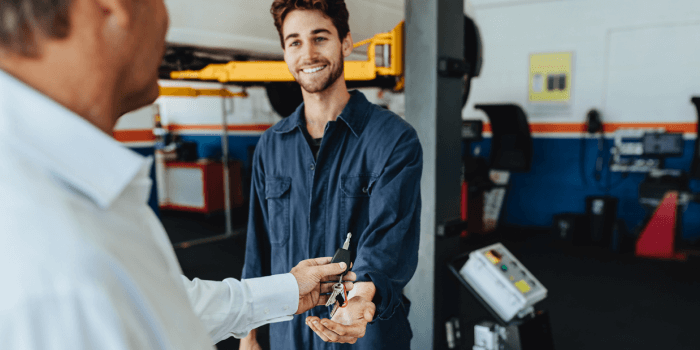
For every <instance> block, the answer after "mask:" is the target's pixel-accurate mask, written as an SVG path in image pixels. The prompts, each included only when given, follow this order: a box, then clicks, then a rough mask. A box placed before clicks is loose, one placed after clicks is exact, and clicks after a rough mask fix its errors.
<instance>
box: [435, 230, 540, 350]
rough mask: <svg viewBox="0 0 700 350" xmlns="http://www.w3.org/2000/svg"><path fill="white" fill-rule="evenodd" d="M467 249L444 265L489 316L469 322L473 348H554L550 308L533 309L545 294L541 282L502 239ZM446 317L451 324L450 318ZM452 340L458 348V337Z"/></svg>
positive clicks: (453, 325) (531, 349)
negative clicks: (471, 325) (480, 246)
mask: <svg viewBox="0 0 700 350" xmlns="http://www.w3.org/2000/svg"><path fill="white" fill-rule="evenodd" d="M467 254H468V255H467ZM467 254H462V255H460V256H457V257H455V258H453V259H452V261H451V262H450V263H449V264H448V268H449V269H450V271H451V272H452V274H453V275H454V276H455V277H456V278H457V279H458V280H459V282H460V283H461V284H462V286H464V287H465V288H466V289H467V290H468V291H469V292H471V295H472V296H473V297H474V298H475V299H476V300H477V301H478V303H479V304H480V305H481V306H483V308H484V309H485V310H486V311H487V312H488V314H489V315H490V316H491V317H490V319H489V320H485V321H481V322H478V323H477V324H475V325H474V346H473V348H472V349H473V350H535V349H536V350H553V349H554V343H553V340H552V334H551V327H550V324H549V314H548V313H547V312H545V311H541V310H540V311H536V310H535V304H536V303H538V302H540V301H542V300H543V299H545V298H546V297H547V289H546V288H545V287H544V285H542V284H541V283H540V281H539V280H537V278H536V277H535V276H534V275H533V274H532V273H531V272H530V271H529V270H528V269H527V268H526V267H525V266H524V265H523V264H522V263H521V262H520V261H519V260H518V259H517V258H516V257H515V256H514V255H513V254H512V253H511V252H510V251H509V250H508V249H507V248H506V247H505V246H503V244H501V243H496V244H492V245H489V246H487V247H484V248H481V249H477V250H474V251H472V252H469V253H467ZM465 258H466V259H467V261H466V263H464V259H465ZM462 263H463V265H461V266H462V267H461V268H460V269H459V271H458V270H457V267H456V266H459V265H460V264H462ZM448 322H450V324H451V325H450V326H449V327H448V329H454V327H455V322H454V320H450V321H448ZM457 324H458V323H457ZM452 336H453V338H454V337H455V334H454V333H453V335H452ZM448 343H449V341H448ZM452 343H453V344H454V347H450V348H451V349H452V348H457V346H458V343H459V341H458V340H457V339H454V340H453V342H452ZM462 345H467V344H462ZM463 348H464V347H463Z"/></svg>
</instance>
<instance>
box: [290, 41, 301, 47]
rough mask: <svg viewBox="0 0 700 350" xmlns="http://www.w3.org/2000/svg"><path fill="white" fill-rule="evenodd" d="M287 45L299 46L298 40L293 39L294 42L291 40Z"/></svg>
mask: <svg viewBox="0 0 700 350" xmlns="http://www.w3.org/2000/svg"><path fill="white" fill-rule="evenodd" d="M289 46H299V42H298V41H294V42H292V43H291V44H289Z"/></svg>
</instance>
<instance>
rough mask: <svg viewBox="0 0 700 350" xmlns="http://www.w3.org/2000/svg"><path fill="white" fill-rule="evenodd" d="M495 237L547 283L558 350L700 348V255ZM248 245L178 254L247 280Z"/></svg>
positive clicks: (196, 232)
mask: <svg viewBox="0 0 700 350" xmlns="http://www.w3.org/2000/svg"><path fill="white" fill-rule="evenodd" d="M244 213H245V212H244V210H241V211H239V212H238V213H235V215H234V220H233V222H234V227H235V228H238V229H244V228H245V214H244ZM161 217H162V221H163V224H164V226H165V228H166V230H167V232H168V234H169V235H170V238H171V240H172V241H173V242H180V241H182V240H184V239H192V238H201V237H206V236H209V235H215V234H217V233H220V232H223V231H224V226H223V219H222V217H221V216H214V217H211V218H205V217H202V216H199V215H191V214H186V215H185V214H181V213H174V212H173V213H162V215H161ZM492 238H494V239H496V238H497V240H499V241H502V242H503V243H504V244H505V245H506V246H507V247H508V248H509V249H510V250H511V251H512V252H513V253H514V254H515V255H516V256H517V257H518V258H519V259H520V260H521V262H522V263H523V264H524V265H525V266H527V267H528V269H529V270H530V271H532V272H533V273H534V274H535V276H536V277H537V278H538V279H539V280H540V282H541V283H542V284H544V285H545V286H546V287H547V289H548V291H549V293H548V298H547V299H545V300H544V301H542V302H541V303H540V304H538V307H539V308H540V309H546V310H548V311H549V313H550V320H551V326H552V333H553V337H554V345H555V348H556V349H557V350H577V349H585V350H604V349H611V350H612V349H615V350H618V349H634V350H658V349H664V350H666V349H674V350H693V349H700V337H699V336H698V331H699V330H700V329H699V326H700V320H699V319H698V315H700V300H698V298H700V261H699V260H700V259H693V260H690V261H686V262H674V261H658V260H646V259H639V258H636V257H634V256H630V255H620V254H614V253H610V252H607V251H605V250H600V249H594V248H582V247H568V246H563V245H560V244H557V243H556V242H552V240H551V239H550V236H549V235H548V233H547V231H546V230H540V231H537V230H535V231H533V230H515V229H510V230H504V231H503V233H502V235H501V236H493V237H492ZM244 249H245V239H244V237H236V238H233V239H229V240H226V241H221V242H217V243H210V244H206V245H201V246H194V247H190V248H187V249H176V253H177V256H178V259H179V260H180V264H181V265H182V269H183V272H184V273H185V275H187V276H188V277H190V278H193V277H199V278H202V279H211V280H220V279H223V278H226V277H235V278H240V275H241V269H242V267H243V257H244ZM468 328H469V330H471V325H470V326H469V327H468ZM465 331H467V330H466V329H465ZM217 347H218V349H219V350H224V349H238V341H237V340H235V339H233V338H230V339H228V340H225V341H223V342H221V343H219V344H217ZM264 348H267V344H265V347H264ZM465 348H468V349H471V346H468V347H465Z"/></svg>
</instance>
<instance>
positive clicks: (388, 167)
mask: <svg viewBox="0 0 700 350" xmlns="http://www.w3.org/2000/svg"><path fill="white" fill-rule="evenodd" d="M422 171H423V151H422V148H421V145H420V142H419V141H418V137H417V135H416V133H415V131H414V130H411V132H407V133H405V134H404V135H402V137H401V138H399V141H398V142H397V144H396V145H395V147H394V149H393V151H392V153H391V154H390V155H389V157H388V159H387V161H386V163H385V165H384V168H383V171H382V172H381V175H380V176H379V177H378V178H377V180H376V181H375V182H374V184H372V185H371V189H370V197H369V198H370V200H369V225H368V226H367V228H366V229H365V231H364V232H363V233H362V234H361V235H360V238H359V240H358V246H357V255H356V257H355V261H354V267H353V271H354V272H355V273H356V274H357V281H372V282H373V283H374V285H375V287H376V292H375V296H374V299H373V301H374V303H375V304H376V306H377V310H376V313H375V315H376V316H375V320H376V319H388V318H390V317H391V316H392V315H393V314H394V310H395V309H396V307H397V306H398V305H400V304H401V302H402V300H403V288H404V287H405V286H406V284H408V281H409V280H410V279H411V277H413V274H414V273H415V271H416V267H417V264H418V244H419V227H420V225H419V224H420V211H421V198H420V179H421V174H422Z"/></svg>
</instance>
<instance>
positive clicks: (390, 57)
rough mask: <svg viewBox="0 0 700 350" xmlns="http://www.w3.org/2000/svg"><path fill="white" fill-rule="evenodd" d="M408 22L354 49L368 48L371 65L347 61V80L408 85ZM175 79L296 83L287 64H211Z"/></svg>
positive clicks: (177, 74)
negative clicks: (390, 79) (388, 80)
mask: <svg viewBox="0 0 700 350" xmlns="http://www.w3.org/2000/svg"><path fill="white" fill-rule="evenodd" d="M403 37H404V22H403V21H401V22H400V23H399V24H398V25H396V27H394V29H392V30H391V31H390V32H388V33H380V34H376V35H374V37H372V38H370V39H366V40H362V41H360V42H358V43H356V44H355V45H354V47H360V46H362V45H365V44H369V46H368V47H367V61H345V80H347V81H371V80H374V79H376V78H377V76H387V77H396V86H395V87H394V90H396V91H401V90H403V85H404V78H403V74H404V63H403V56H404V42H403ZM170 77H171V78H172V79H196V80H217V81H219V82H221V83H250V82H292V81H294V77H293V76H292V74H291V73H290V72H289V68H288V67H287V64H286V63H285V62H284V61H231V62H229V63H224V64H210V65H208V66H206V67H204V68H203V69H202V70H198V71H192V70H187V71H176V72H171V73H170Z"/></svg>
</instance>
